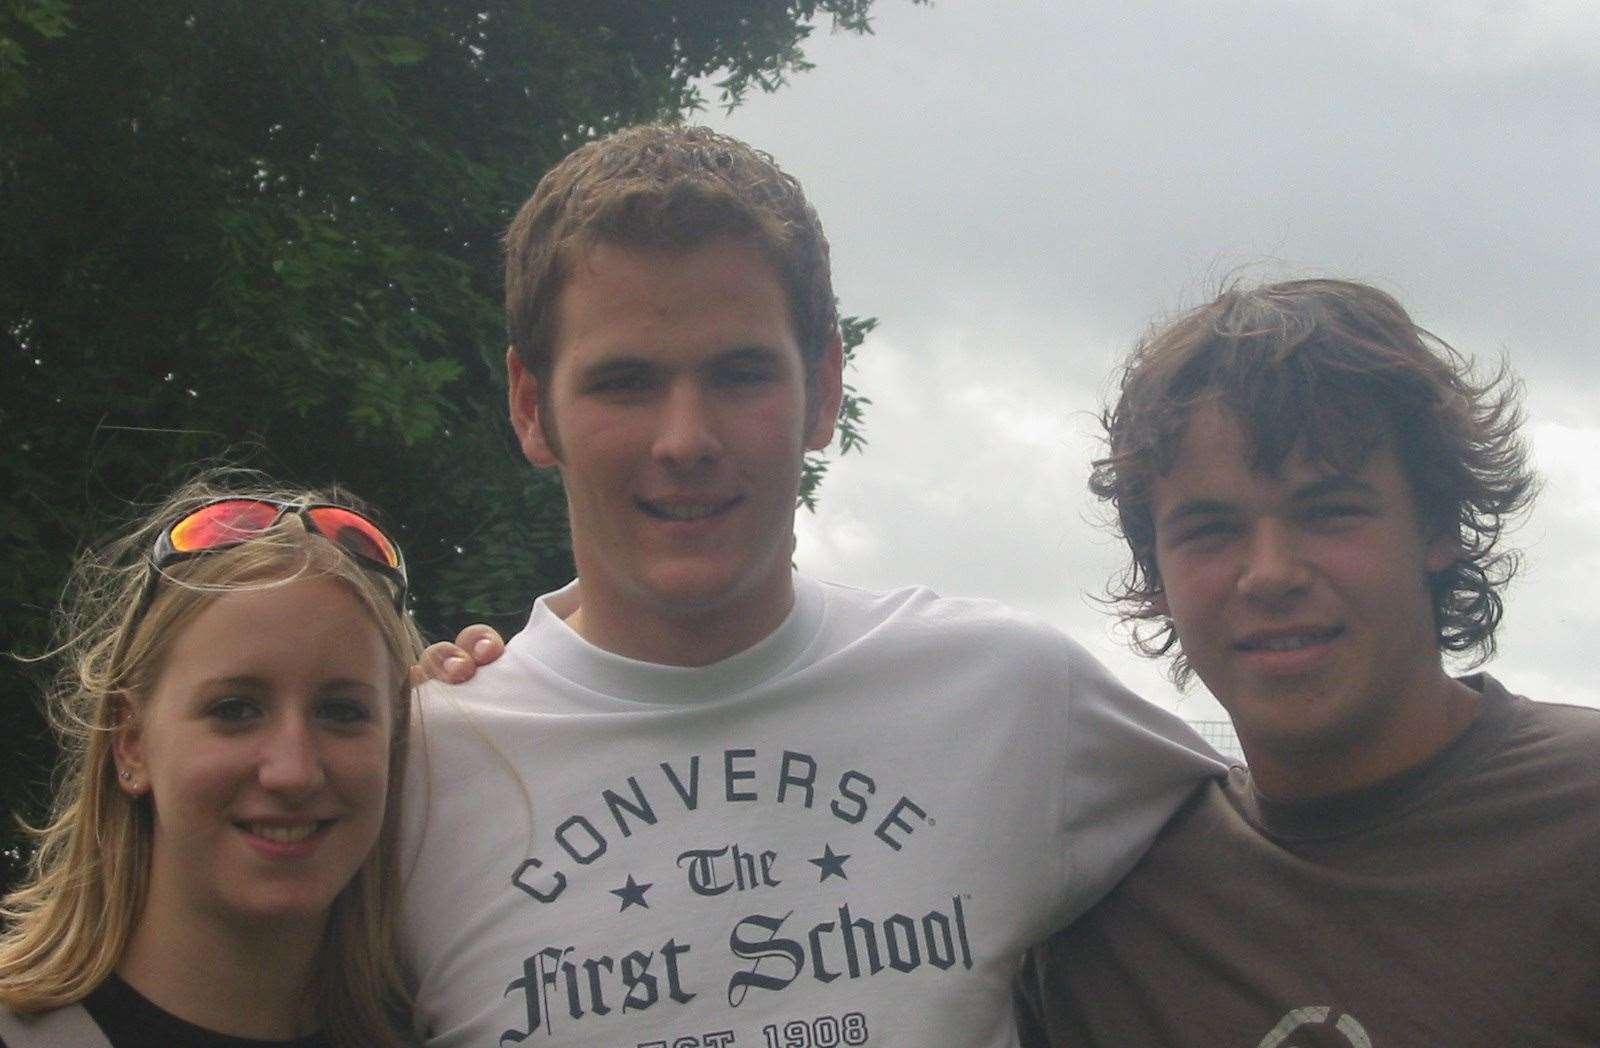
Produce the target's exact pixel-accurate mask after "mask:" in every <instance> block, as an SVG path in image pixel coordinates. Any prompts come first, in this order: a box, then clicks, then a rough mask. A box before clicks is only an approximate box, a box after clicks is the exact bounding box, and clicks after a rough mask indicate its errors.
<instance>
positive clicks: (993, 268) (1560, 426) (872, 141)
mask: <svg viewBox="0 0 1600 1048" xmlns="http://www.w3.org/2000/svg"><path fill="white" fill-rule="evenodd" d="M873 10H874V14H875V29H876V35H874V36H872V37H870V38H865V39H863V38H857V37H852V36H848V35H831V34H828V33H826V32H823V33H819V34H818V35H817V36H816V37H815V38H814V39H813V42H812V44H811V45H810V46H809V48H808V51H809V54H810V57H811V58H812V59H813V60H814V61H815V62H816V63H817V68H816V69H815V70H814V71H812V72H810V73H807V74H804V75H802V76H800V77H797V78H796V79H795V80H794V82H793V83H792V84H791V85H790V86H789V87H787V88H785V89H784V90H783V91H781V92H778V93H777V94H774V95H771V96H763V97H759V98H755V99H752V100H751V101H750V102H749V103H748V104H747V105H746V106H744V107H743V108H741V109H740V110H738V111H736V112H735V113H734V114H732V116H731V117H725V116H723V115H722V114H721V113H709V114H707V119H708V122H710V123H712V124H714V125H717V126H720V127H722V128H724V129H726V130H728V131H730V132H731V133H733V134H736V135H739V136H741V137H744V138H746V139H748V140H750V141H752V142H754V143H756V144H757V145H760V146H762V147H763V148H766V149H768V150H770V151H771V152H773V153H774V154H775V155H776V156H777V157H778V158H779V160H780V162H781V163H783V165H784V166H785V167H786V168H787V169H788V170H789V171H791V172H792V173H794V174H795V175H797V176H798V177H799V178H800V179H801V180H802V182H803V183H804V184H805V186H806V188H807V190H808V192H809V194H810V195H811V197H812V199H813V201H814V203H815V204H816V205H817V208H818V210H819V212H820V214H821V215H822V218H823V222H824V224H825V225H826V227H827V229H828V232H829V237H830V239H831V241H832V243H833V248H834V260H835V280H836V288H837V290H838V292H839V294H840V296H841V298H842V301H843V306H844V308H845V309H846V311H848V312H863V313H868V314H872V315H876V316H877V317H878V318H879V319H880V321H881V326H880V327H879V329H878V332H877V333H876V334H874V336H873V337H872V338H871V339H870V340H869V343H868V345H867V347H866V349H865V350H864V352H863V354H862V358H861V369H860V372H859V374H858V375H857V379H858V385H859V386H860V388H861V390H862V391H863V392H864V393H866V394H867V395H868V396H871V397H872V398H873V399H874V404H873V406H872V408H871V411H870V414H869V417H868V420H867V436H868V438H869V440H870V441H871V445H870V447H869V448H868V449H867V451H866V453H865V454H864V455H862V456H860V457H855V456H852V457H851V458H850V459H847V460H845V461H843V462H839V463H837V464H836V465H835V466H834V469H833V471H832V472H831V473H830V475H829V478H828V481H827V483H826V484H825V486H824V488H823V491H822V506H821V510H820V513H819V514H818V516H817V517H816V518H815V519H814V520H812V521H809V522H807V523H806V524H805V525H804V528H803V534H802V542H801V551H800V554H799V556H800V560H801V563H802V564H803V565H806V566H807V567H810V568H814V569H815V570H817V571H818V572H819V573H822V574H827V575H831V576H833V577H836V578H840V579H841V580H843V581H848V582H853V583H857V584H860V585H866V586H875V587H876V586H887V585H895V584H904V583H908V582H927V583H932V584H935V585H936V586H937V587H938V588H940V589H943V590H945V591H948V592H955V593H971V594H978V595H988V596H995V597H998V598H1000V599H1003V600H1006V601H1008V602H1010V603H1013V604H1018V605H1021V606H1023V607H1027V608H1031V609H1033V610H1036V611H1038V612H1040V613H1041V614H1044V615H1046V616H1047V617H1049V618H1050V619H1051V620H1052V621H1055V622H1057V623H1058V624H1060V625H1062V626H1063V627H1064V628H1067V629H1068V630H1070V631H1071V632H1073V633H1075V634H1076V635H1079V636H1080V637H1084V638H1087V640H1086V642H1092V646H1094V647H1095V648H1096V650H1097V651H1099V652H1101V653H1102V654H1103V655H1104V657H1106V658H1107V660H1108V661H1111V662H1112V663H1113V665H1114V666H1115V667H1116V668H1117V669H1118V670H1119V672H1123V671H1126V672H1128V673H1130V674H1133V675H1134V676H1136V677H1137V678H1138V679H1139V680H1140V681H1142V682H1143V683H1142V686H1143V687H1145V688H1146V689H1147V690H1151V691H1154V692H1157V693H1160V694H1161V695H1163V696H1164V697H1167V698H1170V686H1167V685H1165V684H1164V683H1163V682H1162V680H1161V677H1160V670H1159V667H1157V666H1153V665H1151V664H1148V663H1145V662H1142V661H1139V660H1136V659H1134V658H1133V657H1132V656H1129V655H1126V654H1125V649H1124V648H1122V647H1120V646H1119V643H1118V642H1117V641H1116V640H1115V638H1114V636H1113V635H1112V633H1111V632H1110V626H1109V624H1108V620H1107V618H1106V616H1105V614H1104V612H1103V611H1102V610H1101V609H1100V608H1098V607H1097V606H1096V605H1095V604H1093V603H1092V601H1090V600H1089V597H1088V595H1090V594H1093V593H1097V592H1099V591H1100V590H1101V588H1102V587H1103V585H1104V582H1105V579H1106V578H1107V576H1108V575H1110V574H1111V573H1112V572H1113V571H1115V570H1116V569H1117V568H1118V566H1119V565H1120V563H1121V550H1120V548H1119V547H1118V545H1117V543H1116V542H1115V540H1114V539H1113V538H1111V537H1110V536H1108V535H1107V534H1106V532H1105V531H1104V530H1103V529H1100V528H1099V527H1097V526H1096V524H1095V521H1096V520H1097V519H1098V517H1099V508H1098V507H1097V506H1095V505H1094V504H1093V503H1092V500H1091V499H1090V498H1089V496H1088V495H1087V493H1086V492H1085V490H1084V487H1083V483H1084V479H1085V477H1086V475H1087V468H1088V466H1087V464H1088V460H1089V458H1090V457H1091V456H1092V454H1093V452H1094V447H1093V441H1092V439H1091V438H1092V434H1093V426H1092V412H1093V411H1094V410H1095V409H1096V408H1097V407H1098V406H1099V405H1100V403H1101V402H1102V400H1103V398H1104V396H1105V394H1106V392H1107V390H1108V388H1109V382H1110V375H1111V372H1112V369H1113V368H1114V366H1115V365H1116V363H1117V361H1118V360H1119V359H1120V357H1121V356H1122V355H1123V354H1124V353H1125V352H1126V351H1127V350H1128V348H1129V347H1131V346H1132V344H1133V343H1134V341H1135V340H1136V339H1137V337H1138V336H1139V335H1140V334H1141V333H1142V332H1143V331H1144V330H1145V329H1146V327H1147V326H1148V324H1149V323H1150V322H1151V321H1152V320H1153V319H1156V318H1159V317H1163V316H1165V315H1168V314H1170V313H1172V312H1174V311H1175V310H1177V309H1179V308H1182V307H1185V306H1189V305H1193V304H1196V303H1198V302H1200V301H1203V300H1205V299H1207V298H1209V297H1210V295H1211V294H1212V293H1213V292H1214V291H1215V288H1216V286H1217V284H1218V283H1219V281H1220V280H1221V279H1222V278H1223V277H1225V276H1226V275H1228V274H1229V273H1231V272H1233V271H1235V270H1236V269H1238V268H1239V267H1245V271H1246V272H1247V273H1249V274H1252V275H1255V276H1259V277H1262V278H1278V277H1286V276H1296V275H1307V274H1337V275H1345V276H1351V277H1354V278H1356V279H1362V280H1367V281H1370V282H1373V283H1376V284H1378V285H1379V286H1381V287H1384V288H1385V289H1387V290H1389V291H1391V292H1393V293H1394V294H1396V295H1397V296H1398V297H1399V298H1400V299H1401V301H1402V302H1404V303H1406V304H1407V306H1408V307H1409V308H1410V309H1411V311H1412V312H1413V314H1414V315H1415V317H1416V318H1417V319H1418V321H1419V322H1421V323H1422V324H1424V326H1427V327H1429V328H1430V329H1432V330H1434V331H1435V332H1437V333H1438V334H1439V335H1441V336H1442V337H1444V338H1445V339H1447V340H1448V341H1449V342H1451V343H1452V344H1453V345H1455V346H1456V347H1457V348H1458V349H1460V350H1462V351H1464V352H1466V353H1469V354H1472V355H1475V356H1478V357H1479V358H1481V359H1483V360H1484V361H1485V362H1487V363H1489V364H1490V365H1492V364H1493V363H1494V362H1495V361H1496V360H1498V359H1499V357H1500V355H1501V354H1504V355H1505V356H1507V357H1508V358H1509V360H1510V361H1511V363H1512V364H1513V365H1514V367H1515V368H1516V370H1517V371H1518V373H1520V374H1521V375H1522V376H1523V377H1524V378H1525V379H1526V380H1527V404H1528V407H1529V410H1530V413H1531V416H1532V419H1533V422H1534V426H1533V428H1532V429H1531V430H1530V434H1531V436H1532V439H1533V441H1534V445H1535V449H1536V453H1537V455H1538V459H1539V462H1540V464H1541V466H1542V467H1543V468H1544V470H1545V472H1546V474H1547V476H1548V477H1549V480H1548V486H1547V489H1546V491H1545V496H1544V498H1543V500H1542V501H1541V502H1540V504H1539V506H1538V507H1537V508H1536V509H1535V511H1534V513H1533V515H1532V517H1531V518H1530V520H1529V522H1528V524H1527V526H1526V527H1525V528H1524V529H1523V530H1522V531H1520V532H1518V533H1517V535H1516V537H1515V538H1516V541H1518V542H1522V543H1524V544H1526V545H1527V547H1528V562H1527V570H1526V572H1525V574H1524V576H1523V577H1522V578H1521V579H1520V580H1519V581H1518V582H1517V583H1516V584H1515V586H1514V588H1513V589H1512V590H1511V592H1510V595H1509V597H1508V607H1509V611H1508V614H1507V618H1506V624H1505V627H1504V631H1503V632H1504V645H1503V652H1502V655H1501V657H1500V658H1499V659H1497V661H1496V662H1495V664H1494V669H1495V671H1496V672H1497V673H1501V674H1502V675H1503V677H1504V678H1505V679H1506V681H1507V683H1508V684H1510V685H1511V686H1513V687H1517V686H1519V685H1520V684H1521V681H1520V680H1519V679H1518V678H1522V679H1525V680H1527V681H1529V682H1531V684H1530V690H1531V687H1532V685H1537V686H1538V688H1539V689H1540V690H1541V691H1549V692H1560V693H1561V694H1563V695H1569V696H1576V697H1578V698H1579V699H1580V700H1581V701H1585V702H1591V703H1593V704H1596V705H1600V695H1597V694H1596V690H1595V689H1594V688H1592V687H1591V686H1590V685H1589V684H1588V680H1589V678H1590V676H1591V672H1590V669H1589V666H1588V664H1587V660H1586V659H1585V658H1584V655H1585V648H1586V647H1587V645H1588V643H1589V637H1590V636H1592V635H1593V632H1594V627H1595V626H1596V625H1600V624H1597V623H1595V622H1594V621H1593V616H1590V615H1589V614H1588V613H1587V611H1586V610H1585V609H1584V608H1583V607H1580V606H1576V605H1577V603H1578V602H1575V601H1573V600H1572V599H1571V592H1572V588H1573V587H1572V580H1573V579H1575V578H1582V579H1588V578H1594V577H1596V574H1595V569H1596V568H1600V564H1597V563H1596V561H1595V552H1594V550H1595V547H1596V545H1597V544H1596V543H1595V541H1594V537H1593V535H1594V528H1593V521H1594V520H1596V519H1600V516H1597V515H1596V511H1597V510H1600V498H1597V496H1596V494H1595V492H1594V483H1595V482H1594V481H1592V480H1590V479H1589V472H1590V470H1591V468H1592V464H1593V463H1594V462H1595V461H1596V460H1597V457H1600V456H1597V450H1600V449H1597V448H1596V447H1595V445H1594V443H1593V442H1594V440H1595V433H1596V432H1597V430H1600V409H1597V407H1596V405H1597V404H1600V353H1595V352H1594V350H1593V346H1592V342H1593V339H1594V332H1596V331H1600V252H1596V251H1595V250H1594V245H1595V244H1596V243H1600V194H1596V193H1595V192H1594V188H1593V178H1594V172H1595V171H1597V170H1600V123H1596V122H1595V121H1594V119H1593V115H1592V114H1593V108H1594V107H1593V100H1594V98H1596V97H1600V7H1596V6H1595V5H1592V4H1590V3H1587V2H1578V0H1557V2H1553V3H1541V4H1531V3H1506V2H1503V0H1494V2H1489V0H1481V2H1479V0H1469V2H1465V3H1462V2H1448V3H1446V2H1437V3H1422V2H1414V0H1394V2H1391V0H1384V2H1378V0H1370V2H1369V0H1357V2H1355V3H1346V4H1285V3H1279V2H1268V0H1217V2H1213V3H1205V4H1201V3H1197V2H1190V0H1161V2H1156V3H1150V4H1137V5H1134V4H1126V3H1120V2H1117V3H1113V2H1111V0H1086V2H1083V3H1073V4H1049V3H1043V2H1040V0H1030V2H1022V0H987V2H985V3H981V4H976V3H960V2H953V3H941V4H936V5H932V6H913V5H910V4H905V3H898V2H891V0H881V2H880V3H879V4H877V5H875V6H874V8H873ZM1549 697H1554V695H1553V694H1552V695H1551V696H1549ZM1184 703H1185V705H1186V706H1187V707H1188V708H1190V709H1197V708H1199V707H1200V706H1201V705H1202V704H1209V703H1210V700H1209V698H1206V697H1204V696H1198V697H1191V698H1189V699H1185V700H1184ZM1212 708H1213V709H1214V707H1212Z"/></svg>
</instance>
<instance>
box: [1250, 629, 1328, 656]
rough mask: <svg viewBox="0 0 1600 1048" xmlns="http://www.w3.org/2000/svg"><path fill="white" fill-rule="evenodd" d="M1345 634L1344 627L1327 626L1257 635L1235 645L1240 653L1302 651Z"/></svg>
mask: <svg viewBox="0 0 1600 1048" xmlns="http://www.w3.org/2000/svg"><path fill="white" fill-rule="evenodd" d="M1343 632H1344V627H1343V626H1325V627H1316V628H1311V629H1304V630H1292V631H1289V630H1286V631H1282V632H1279V631H1273V632H1271V633H1256V634H1252V635H1250V636H1248V637H1246V638H1245V639H1244V640H1241V641H1239V642H1238V643H1237V644H1235V645H1234V647H1235V648H1237V649H1238V650H1239V651H1300V650H1301V649H1303V648H1309V647H1311V646H1313V645H1316V644H1326V643H1327V642H1328V641H1330V640H1333V639H1334V638H1335V637H1337V636H1339V635H1340V634H1341V633H1343Z"/></svg>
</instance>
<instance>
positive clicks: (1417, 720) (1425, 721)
mask: <svg viewBox="0 0 1600 1048" xmlns="http://www.w3.org/2000/svg"><path fill="white" fill-rule="evenodd" d="M1411 696H1412V701H1404V700H1403V699H1402V698H1400V697H1397V698H1396V700H1395V701H1394V702H1392V703H1390V704H1389V705H1388V706H1387V707H1386V709H1387V710H1388V711H1389V713H1388V715H1387V716H1386V717H1384V718H1383V722H1382V723H1381V724H1372V725H1364V726H1362V728H1359V729H1356V730H1355V731H1354V732H1353V733H1352V734H1351V735H1350V736H1349V737H1348V738H1341V739H1317V740H1311V743H1310V744H1308V745H1303V746H1298V747H1294V748H1292V749H1286V748H1281V747H1274V746H1270V745H1262V744H1261V743H1260V741H1259V740H1251V739H1248V738H1245V737H1244V736H1242V735H1241V736H1240V739H1239V744H1240V747H1241V748H1242V749H1243V750H1244V755H1245V761H1246V763H1247V764H1248V765H1249V768H1250V778H1251V781H1252V782H1253V783H1254V784H1255V788H1256V790H1257V792H1259V793H1260V794H1261V795H1262V796H1264V797H1266V798H1268V799H1270V800H1274V801H1291V802H1292V801H1309V800H1317V799H1320V798H1324V797H1331V796H1335V795H1337V794H1341V793H1349V792H1351V791H1353V790H1359V789H1363V788H1365V787H1368V786H1373V785H1376V784H1377V783H1380V782H1382V781H1384V780H1385V779H1389V778H1392V777H1394V776H1396V775H1399V774H1401V773H1403V772H1406V771H1409V770H1410V769H1412V768H1414V767H1416V766H1417V765H1419V764H1421V763H1423V762H1424V761H1426V760H1428V759H1429V758H1431V757H1433V756H1434V755H1435V754H1437V753H1438V752H1439V751H1440V750H1442V749H1444V748H1445V747H1446V746H1447V745H1449V744H1450V743H1451V742H1452V741H1454V739H1455V738H1456V737H1457V736H1458V735H1460V734H1461V733H1462V732H1463V731H1465V730H1466V729H1467V728H1468V727H1469V726H1470V725H1471V724H1472V722H1473V720H1474V719H1476V717H1477V715H1478V710H1479V708H1480V706H1481V705H1482V698H1483V696H1482V695H1480V694H1479V693H1478V692H1476V691H1474V690H1473V689H1472V688H1469V687H1467V686H1466V685H1465V684H1462V683H1461V682H1460V681H1457V680H1454V679H1453V678H1451V677H1450V676H1448V675H1447V674H1445V673H1444V671H1443V669H1439V670H1438V672H1437V675H1436V676H1433V677H1431V679H1430V680H1428V681H1427V682H1426V684H1425V685H1423V686H1422V687H1420V688H1418V689H1415V690H1413V691H1412V693H1411Z"/></svg>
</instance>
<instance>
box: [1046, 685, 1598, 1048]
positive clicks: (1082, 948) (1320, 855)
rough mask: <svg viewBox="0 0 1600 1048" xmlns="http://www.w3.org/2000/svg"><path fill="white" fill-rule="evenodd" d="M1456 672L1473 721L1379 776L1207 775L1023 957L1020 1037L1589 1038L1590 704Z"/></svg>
mask: <svg viewBox="0 0 1600 1048" xmlns="http://www.w3.org/2000/svg"><path fill="white" fill-rule="evenodd" d="M1466 683H1467V684H1469V685H1471V686H1473V687H1476V688H1478V689H1480V690H1481V691H1482V692H1483V696H1484V703H1483V705H1482V711H1481V713H1480V714H1479V716H1478V718H1477V719H1476V720H1475V721H1474V723H1473V724H1472V725H1471V726H1470V727H1469V728H1468V729H1467V730H1466V731H1465V732H1463V733H1462V735H1461V736H1459V737H1458V738H1457V739H1455V740H1454V741H1453V742H1452V743H1451V744H1450V745H1449V746H1447V747H1446V748H1445V749H1444V750H1442V751H1441V752H1440V753H1439V754H1437V755H1436V756H1435V757H1433V758H1431V759H1430V760H1429V761H1427V762H1426V763H1425V764H1423V765H1422V766H1420V767H1418V768H1414V769H1411V770H1410V771H1408V772H1406V773H1404V774H1402V775H1401V776H1399V777H1397V778H1395V779H1393V780H1390V781H1388V782H1385V783H1381V784H1379V785H1377V786H1374V787H1372V788H1370V789H1365V790H1362V791H1360V792H1359V793H1355V794H1350V795H1345V796H1341V797H1337V798H1332V799H1326V800H1321V801H1318V802H1313V803H1306V804H1298V805H1279V804H1271V803H1269V802H1267V801H1265V800H1264V799H1263V798H1261V797H1260V796H1259V795H1257V794H1256V793H1255V791H1254V790H1253V789H1252V787H1251V783H1250V778H1249V775H1248V773H1247V772H1246V771H1244V769H1242V768H1237V769H1234V772H1233V774H1232V775H1231V777H1230V778H1229V779H1228V780H1227V781H1225V782H1220V783H1219V782H1212V783H1209V784H1207V785H1206V786H1204V787H1202V788H1201V790H1200V792H1199V793H1197V794H1196V796H1195V797H1194V798H1193V799H1192V800H1191V802H1190V803H1189V804H1188V805H1187V806H1186V807H1185V808H1184V809H1182V810H1181V811H1179V813H1178V814H1177V815H1175V816H1174V817H1173V819H1172V821H1171V822H1169V823H1168V825H1167V828H1166V829H1165V830H1164V831H1163V832H1162V834H1161V836H1160V837H1159V838H1158V839H1157V841H1156V843H1155V844H1154V845H1153V846H1152V847H1151V849H1150V852H1149V853H1148V854H1147V855H1146V857H1145V858H1144V859H1143V860H1142V861H1141V863H1140V864H1139V865H1138V866H1137V867H1135V869H1134V870H1133V872H1132V873H1130V874H1129V875H1128V877H1127V878H1126V879H1125V880H1123V882H1122V883H1121V884H1120V885H1118V886H1117V888H1116V889H1115V890H1114V891H1113V892H1112V893H1111V895H1109V896H1108V897H1107V898H1106V899H1105V900H1103V901H1102V902H1101V903H1100V904H1099V905H1097V906H1096V907H1095V908H1094V909H1092V910H1090V911H1089V912H1088V913H1087V914H1085V915H1084V916H1083V917H1082V918H1081V919H1079V920H1078V921H1077V922H1076V923H1075V924H1073V925H1072V926H1071V927H1070V928H1068V929H1067V930H1065V931H1063V932H1060V933H1058V934H1057V935H1055V936H1054V937H1053V938H1052V939H1050V940H1049V941H1048V942H1047V943H1046V944H1044V945H1043V946H1041V947H1039V948H1038V949H1036V950H1035V951H1034V952H1033V954H1032V955H1031V956H1030V958H1029V963H1028V969H1027V971H1026V972H1025V973H1024V977H1023V981H1022V991H1021V996H1022V998H1023V1003H1022V1008H1023V1010H1024V1012H1025V1013H1031V1019H1032V1026H1033V1033H1032V1037H1033V1038H1034V1039H1033V1040H1032V1041H1031V1043H1033V1044H1049V1045H1052V1046H1056V1048H1060V1046H1070V1048H1085V1046H1104V1048H1109V1046H1118V1048H1124V1046H1137V1048H1158V1046H1159V1048H1168V1046H1170V1048H1189V1046H1193V1048H1235V1046H1237V1048H1323V1046H1333V1048H1557V1046H1561V1048H1571V1046H1578V1045H1584V1046H1591V1048H1592V1046H1596V1045H1600V711H1596V710H1591V709H1583V708H1577V707H1570V706H1554V705H1546V704H1542V703H1533V702H1529V701H1528V700H1527V699H1524V698H1521V697H1518V696H1512V695H1509V694H1507V692H1506V691H1505V689H1504V688H1503V687H1501V686H1500V684H1499V683H1497V682H1496V681H1495V680H1493V679H1492V678H1490V677H1488V676H1487V675H1481V676H1478V677H1474V678H1468V679H1466ZM1024 1025H1025V1026H1027V1025H1029V1023H1027V1022H1025V1023H1024ZM1041 1030H1042V1031H1043V1032H1041ZM1046 1037H1047V1038H1048V1039H1047V1040H1046V1039H1045V1038H1046ZM1025 1043H1030V1042H1029V1041H1028V1039H1027V1038H1025Z"/></svg>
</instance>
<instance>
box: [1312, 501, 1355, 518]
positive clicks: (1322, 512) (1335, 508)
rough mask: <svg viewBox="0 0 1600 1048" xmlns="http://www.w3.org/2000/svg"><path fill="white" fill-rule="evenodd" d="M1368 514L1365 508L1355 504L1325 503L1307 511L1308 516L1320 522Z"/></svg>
mask: <svg viewBox="0 0 1600 1048" xmlns="http://www.w3.org/2000/svg"><path fill="white" fill-rule="evenodd" d="M1366 512H1367V510H1366V507H1365V506H1357V505H1355V504H1354V503H1347V502H1325V503H1321V504H1319V505H1315V506H1312V507H1311V508H1310V509H1308V510H1307V511H1306V516H1308V517H1310V518H1311V519H1312V520H1318V521H1339V520H1348V519H1350V518H1351V517H1361V516H1365V515H1366Z"/></svg>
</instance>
